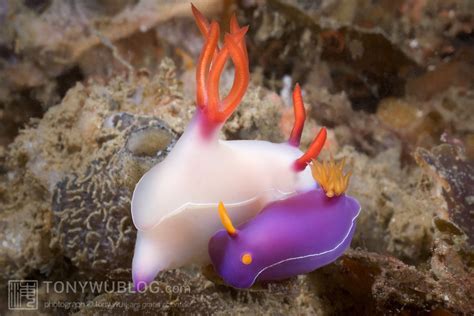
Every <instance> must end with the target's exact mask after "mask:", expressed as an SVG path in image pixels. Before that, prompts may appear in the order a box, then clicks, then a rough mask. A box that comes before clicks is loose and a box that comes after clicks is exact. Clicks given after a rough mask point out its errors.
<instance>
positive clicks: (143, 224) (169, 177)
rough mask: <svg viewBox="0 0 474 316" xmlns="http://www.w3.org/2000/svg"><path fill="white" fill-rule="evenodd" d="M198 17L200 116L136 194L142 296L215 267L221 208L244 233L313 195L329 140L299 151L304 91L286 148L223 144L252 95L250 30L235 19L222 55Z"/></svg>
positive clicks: (212, 29) (212, 31) (136, 264)
mask: <svg viewBox="0 0 474 316" xmlns="http://www.w3.org/2000/svg"><path fill="white" fill-rule="evenodd" d="M192 9H193V14H194V17H195V19H196V23H197V25H198V27H199V29H200V31H201V33H202V35H203V36H204V38H205V43H204V47H203V50H202V53H201V56H200V58H199V62H198V64H197V69H196V84H197V93H196V94H197V95H196V104H197V110H196V114H195V117H194V119H193V121H192V122H191V123H190V124H189V126H188V127H187V129H186V130H185V132H184V133H183V135H182V136H181V137H180V139H179V140H178V142H177V143H176V145H175V146H174V148H173V149H172V151H171V153H170V154H169V155H168V156H167V157H166V159H165V160H164V161H162V162H161V163H159V164H158V165H156V166H154V167H153V168H152V169H151V170H149V171H148V172H147V173H146V174H145V175H144V176H143V177H142V179H141V180H140V181H139V182H138V184H137V185H136V187H135V191H134V193H133V197H132V217H133V222H134V224H135V226H136V228H137V230H138V235H137V240H136V245H135V254H134V257H133V264H132V274H133V281H134V284H135V287H136V288H137V289H140V288H143V287H145V286H146V285H147V284H148V283H149V282H151V281H153V279H154V278H155V277H156V275H157V274H158V273H159V272H160V271H162V270H166V269H173V268H177V267H181V266H184V265H187V264H191V263H196V264H206V263H209V262H210V258H209V255H208V251H207V244H208V241H209V239H210V237H211V236H212V235H213V234H214V233H215V232H216V231H217V230H219V229H220V228H221V223H220V221H219V218H218V217H217V216H216V213H215V212H216V208H217V205H218V202H219V201H223V202H224V203H225V205H226V208H227V212H228V213H229V216H230V217H231V218H232V220H233V222H234V223H235V224H236V225H239V224H241V223H243V222H245V221H247V220H249V219H250V218H252V217H254V216H255V215H256V213H258V212H259V211H260V210H261V209H262V208H263V207H264V206H265V205H267V204H268V203H270V202H272V201H275V200H280V199H283V198H286V197H288V196H291V195H293V194H295V193H296V192H302V191H308V190H311V189H314V187H315V183H314V181H313V178H312V175H311V171H310V170H308V168H306V166H307V164H308V163H309V162H310V161H311V159H313V158H315V157H316V156H317V155H318V154H319V152H320V151H321V149H322V147H323V145H324V142H325V140H326V129H324V128H322V129H321V131H320V132H319V133H318V135H317V136H316V137H315V139H314V141H313V142H312V144H311V145H310V147H309V149H308V150H307V151H306V152H305V153H303V152H301V151H300V150H299V149H298V145H299V142H300V138H301V133H302V130H303V125H304V120H305V109H304V105H303V100H302V96H301V91H300V88H299V86H298V85H296V87H295V90H294V92H293V103H294V111H295V124H294V127H293V130H292V132H291V135H290V138H289V141H288V142H285V143H282V144H275V143H270V142H266V141H247V140H238V141H223V140H219V139H218V134H219V130H220V129H221V127H222V125H223V124H224V122H225V121H226V120H227V119H228V118H229V116H230V115H231V114H232V113H233V111H234V110H235V108H236V107H237V106H238V104H239V103H240V101H241V99H242V97H243V96H244V94H245V91H246V89H247V85H248V80H249V69H248V56H247V50H246V46H245V37H244V36H245V33H246V31H247V29H248V28H247V27H243V28H241V27H240V26H239V25H238V23H237V19H236V17H235V16H233V17H232V19H231V21H230V33H229V34H226V35H225V38H224V44H223V46H222V47H221V48H219V47H218V38H219V25H218V24H217V22H215V21H213V22H212V23H208V21H207V20H206V19H205V18H204V16H203V15H202V14H201V13H200V12H199V11H198V10H197V9H196V8H195V7H194V6H193V7H192ZM229 58H230V59H231V60H232V62H233V64H234V66H235V77H234V83H233V86H232V89H231V91H230V92H229V94H228V95H227V96H226V97H225V98H223V99H220V98H219V91H218V90H219V78H220V75H221V72H222V70H223V68H224V65H225V63H226V61H227V60H228V59H229ZM211 64H212V65H211Z"/></svg>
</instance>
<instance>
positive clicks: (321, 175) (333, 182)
mask: <svg viewBox="0 0 474 316" xmlns="http://www.w3.org/2000/svg"><path fill="white" fill-rule="evenodd" d="M345 164H346V159H345V158H343V159H342V160H341V161H339V162H335V161H334V159H333V157H332V156H331V159H330V160H329V161H323V162H322V163H320V162H319V161H317V160H315V159H313V160H312V165H311V172H312V174H313V178H314V179H315V180H316V181H317V182H318V183H319V185H320V186H321V187H322V188H323V190H324V192H326V195H327V196H328V197H333V196H339V195H341V194H343V193H344V192H346V190H347V187H348V186H349V179H350V177H351V175H352V172H351V171H349V172H347V173H345V174H344V166H345Z"/></svg>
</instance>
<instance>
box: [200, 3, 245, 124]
mask: <svg viewBox="0 0 474 316" xmlns="http://www.w3.org/2000/svg"><path fill="white" fill-rule="evenodd" d="M192 11H193V15H194V18H195V20H196V24H197V26H198V28H199V30H200V31H201V33H202V35H203V37H204V38H205V42H204V47H203V50H202V52H201V55H200V57H199V62H198V64H197V68H196V87H197V91H196V104H197V106H198V108H200V109H201V110H202V111H204V112H205V115H206V116H207V117H208V118H209V119H210V121H213V122H224V121H225V120H227V119H228V118H229V116H230V115H231V114H232V112H233V111H234V110H235V108H236V107H237V106H238V105H239V103H240V101H241V100H242V98H243V96H244V94H245V91H246V90H247V86H248V82H249V62H248V54H247V48H246V45H245V34H246V33H247V30H248V26H245V27H242V28H241V27H240V26H239V24H238V22H237V18H236V17H235V15H233V16H232V18H231V21H230V33H229V34H226V35H225V36H224V44H223V46H222V48H219V45H218V40H219V34H220V27H219V24H217V22H215V21H212V22H211V23H210V24H209V22H208V21H207V20H206V18H205V17H204V16H203V15H202V13H201V12H199V10H198V9H197V8H196V7H195V6H194V5H192ZM229 58H230V59H231V60H232V62H233V63H234V66H235V71H234V82H233V84H232V88H231V90H230V92H229V93H228V95H227V96H226V97H225V98H224V99H223V100H221V98H220V96H219V79H220V76H221V74H222V70H223V69H224V66H225V64H226V62H227V60H228V59H229Z"/></svg>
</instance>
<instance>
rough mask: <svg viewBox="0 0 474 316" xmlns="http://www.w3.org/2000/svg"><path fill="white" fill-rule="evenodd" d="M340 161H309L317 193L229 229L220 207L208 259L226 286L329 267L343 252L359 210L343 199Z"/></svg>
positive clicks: (274, 206) (284, 202)
mask: <svg viewBox="0 0 474 316" xmlns="http://www.w3.org/2000/svg"><path fill="white" fill-rule="evenodd" d="M343 168H344V161H342V162H341V163H340V164H336V163H334V161H332V160H331V161H330V162H329V163H324V164H320V163H318V162H316V161H313V165H312V169H313V175H314V178H315V179H316V180H317V181H318V182H319V183H320V185H321V187H322V188H316V189H313V190H310V191H307V192H303V193H298V194H295V195H293V196H291V197H289V198H286V199H283V200H280V201H275V202H272V203H270V204H268V205H267V206H266V207H265V208H264V209H263V210H262V211H261V212H260V213H259V214H258V215H257V216H256V217H255V218H254V219H252V220H250V221H248V222H247V223H245V224H243V225H241V226H239V227H238V228H235V227H234V226H233V224H232V221H231V219H230V218H229V215H228V214H227V211H226V209H225V207H224V204H223V203H220V204H219V215H220V218H221V221H222V224H223V225H224V227H225V230H221V231H219V232H217V233H216V234H215V235H214V236H213V237H212V238H211V240H210V241H209V255H210V257H211V260H212V264H213V266H214V269H215V270H216V271H217V273H218V274H219V275H220V276H221V277H222V278H223V279H224V281H226V282H227V283H228V284H230V285H232V286H234V287H237V288H248V287H250V286H252V285H253V284H254V282H255V281H256V280H260V281H271V280H280V279H285V278H288V277H291V276H295V275H298V274H303V273H308V272H311V271H313V270H315V269H317V268H319V267H321V266H324V265H326V264H328V263H331V262H333V261H334V260H336V259H337V258H338V257H339V256H341V255H342V253H343V252H344V251H345V250H346V249H347V248H348V247H349V245H350V243H351V240H352V236H353V234H354V230H355V220H356V218H357V216H358V215H359V211H360V205H359V203H358V202H357V201H356V200H355V199H354V198H352V197H349V196H346V195H345V194H344V192H345V190H346V189H347V185H348V181H349V177H350V173H348V174H346V175H344V174H343Z"/></svg>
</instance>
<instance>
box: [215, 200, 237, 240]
mask: <svg viewBox="0 0 474 316" xmlns="http://www.w3.org/2000/svg"><path fill="white" fill-rule="evenodd" d="M217 209H218V210H219V216H220V218H221V222H222V225H223V226H224V228H225V230H227V232H228V233H229V235H231V236H234V235H236V234H237V230H236V229H235V227H234V225H233V224H232V221H231V220H230V217H229V214H227V210H226V209H225V206H224V203H222V201H220V202H219V206H218V207H217Z"/></svg>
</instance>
